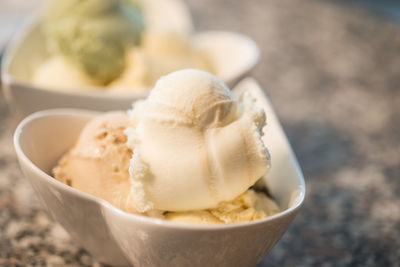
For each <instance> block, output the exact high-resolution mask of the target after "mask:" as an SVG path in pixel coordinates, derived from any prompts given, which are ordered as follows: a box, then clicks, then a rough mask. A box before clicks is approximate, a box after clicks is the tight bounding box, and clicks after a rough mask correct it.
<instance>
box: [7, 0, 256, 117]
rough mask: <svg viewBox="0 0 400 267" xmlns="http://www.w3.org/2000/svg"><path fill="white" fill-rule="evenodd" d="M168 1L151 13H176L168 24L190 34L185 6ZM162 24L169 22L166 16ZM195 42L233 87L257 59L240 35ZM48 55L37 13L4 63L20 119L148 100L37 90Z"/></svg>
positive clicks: (199, 36)
mask: <svg viewBox="0 0 400 267" xmlns="http://www.w3.org/2000/svg"><path fill="white" fill-rule="evenodd" d="M157 1H158V0H157ZM157 1H156V0H152V1H149V0H146V1H144V2H148V3H152V2H157ZM168 2H171V3H174V4H173V5H171V4H164V5H163V7H162V8H163V10H164V11H165V12H161V13H160V12H159V10H158V9H159V4H157V5H155V7H154V6H153V7H152V8H150V7H149V9H152V10H155V11H156V12H154V13H155V15H156V14H158V13H160V14H164V16H170V17H172V15H171V14H176V15H177V16H176V18H180V19H175V20H173V21H170V22H171V23H172V22H174V23H173V24H174V25H175V24H176V25H175V26H174V27H175V28H178V29H177V30H179V31H182V32H186V31H189V30H190V29H191V27H192V25H191V21H190V13H189V11H188V9H187V7H186V6H185V5H184V3H183V2H182V1H178V0H168ZM157 3H159V2H157ZM150 6H151V5H150ZM156 7H158V9H157V8H156ZM157 10H158V11H157ZM157 12H158V13H157ZM155 15H154V17H156V16H155ZM158 20H160V21H162V23H164V24H165V20H163V19H162V18H158ZM153 24H154V25H155V26H154V27H158V26H157V25H156V24H157V22H153ZM185 25H186V26H185ZM160 27H162V26H160ZM193 42H194V45H195V46H197V47H199V48H200V49H203V50H205V52H206V53H207V54H208V55H209V56H210V61H211V63H212V65H213V67H214V70H215V74H216V76H218V77H219V78H220V79H222V80H223V81H224V82H225V83H227V84H228V85H230V86H233V84H234V83H235V82H237V81H238V79H239V78H241V77H243V75H245V74H246V73H247V72H248V71H250V70H251V69H252V68H253V67H254V66H255V64H256V63H257V62H258V60H259V49H258V47H257V45H256V44H255V42H254V41H253V40H251V39H250V38H248V37H246V36H244V35H242V34H239V33H233V32H227V31H210V32H200V33H195V34H194V36H193ZM48 57H49V53H48V51H47V50H46V48H45V39H44V35H43V32H42V31H41V29H40V15H37V16H35V17H33V18H32V19H31V20H29V21H28V22H27V23H26V25H25V27H23V28H22V29H21V31H20V32H19V33H18V34H17V35H16V36H15V38H14V39H13V40H12V41H11V42H10V44H9V46H8V48H7V50H6V51H5V54H4V59H3V66H2V80H3V83H4V92H5V96H6V100H7V102H8V103H9V106H10V107H11V109H12V110H13V111H15V112H16V113H17V114H18V115H19V117H24V116H26V115H28V114H30V113H33V112H35V111H39V110H43V109H50V108H83V109H90V110H97V111H109V110H115V109H128V108H129V107H130V104H131V103H132V101H134V100H137V99H139V98H143V97H146V96H147V93H124V94H122V93H115V92H114V93H113V92H104V91H102V90H101V89H99V91H94V92H92V91H90V92H67V91H60V90H49V89H45V88H41V87H38V86H35V85H33V84H32V82H31V76H32V73H33V72H34V70H35V69H36V68H37V67H38V66H39V65H40V64H41V63H42V62H44V61H45V60H46V59H47V58H48Z"/></svg>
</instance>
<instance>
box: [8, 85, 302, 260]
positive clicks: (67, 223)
mask: <svg viewBox="0 0 400 267" xmlns="http://www.w3.org/2000/svg"><path fill="white" fill-rule="evenodd" d="M244 90H249V91H250V92H251V94H252V95H253V96H255V97H256V98H257V102H256V104H257V105H260V106H262V107H263V108H264V109H265V111H266V114H267V120H268V125H267V126H266V128H265V129H264V130H265V136H264V142H265V143H266V145H267V146H268V148H269V150H270V152H271V155H272V160H273V162H272V168H271V170H270V172H269V174H268V177H267V179H266V182H267V185H268V188H269V190H270V192H271V193H272V195H273V196H274V198H275V199H276V201H277V202H278V204H279V206H280V208H281V209H282V212H280V213H279V214H277V215H275V216H272V217H269V218H265V219H262V220H258V221H253V222H246V223H237V224H229V225H214V226H210V225H191V224H183V223H172V222H168V221H163V220H161V219H154V218H148V217H144V216H140V215H135V214H129V213H126V212H124V211H121V210H119V209H117V208H115V207H114V206H112V205H111V204H109V203H108V202H106V201H105V200H102V199H100V198H97V197H94V196H91V195H89V194H86V193H84V192H81V191H78V190H76V189H74V188H72V187H69V186H67V185H65V184H63V183H61V182H59V181H57V180H56V179H54V178H52V177H51V176H50V175H49V173H50V170H51V168H52V167H53V166H54V165H55V164H56V163H57V160H58V159H59V158H60V157H61V155H62V154H63V153H65V152H66V151H67V150H68V149H69V148H71V147H72V146H73V144H74V142H75V141H76V139H77V137H78V135H79V132H80V130H81V129H82V127H83V126H84V125H85V123H86V122H87V121H88V120H89V119H90V118H92V117H93V116H94V115H95V114H96V112H93V111H84V110H62V109H61V110H47V111H41V112H38V113H35V114H32V115H30V116H29V117H27V118H26V119H25V120H23V121H22V122H21V123H20V125H19V126H18V128H17V130H16V132H15V136H14V145H15V149H16V152H17V155H18V159H19V162H20V165H21V168H22V170H23V173H24V174H25V176H26V177H27V178H28V179H29V181H30V182H31V183H32V186H33V188H34V189H35V191H36V193H37V195H38V197H39V198H40V199H41V201H42V202H43V204H44V206H45V207H47V210H48V211H49V213H50V214H51V215H52V216H53V217H54V219H55V220H57V221H58V222H59V223H60V224H61V225H62V226H63V227H64V228H65V229H66V230H67V231H68V232H69V233H70V234H71V236H72V237H73V238H75V239H76V240H77V241H78V242H79V243H80V244H82V246H84V247H85V248H86V249H87V250H88V251H90V252H91V253H92V254H93V256H95V257H96V258H97V259H98V260H99V261H101V262H104V263H108V264H112V265H124V264H128V262H129V263H130V264H133V265H134V266H254V265H255V264H256V263H257V262H259V261H260V260H261V259H262V258H263V257H264V256H265V254H266V253H267V252H268V251H269V250H270V249H271V248H272V247H273V246H274V245H275V243H276V242H277V241H278V240H279V239H280V237H281V236H282V234H283V233H284V232H285V231H286V229H287V228H288V226H289V224H290V223H291V221H292V220H293V218H294V216H295V214H296V213H297V211H298V210H299V208H300V206H301V205H302V203H303V200H304V195H305V185H304V180H303V175H302V172H301V170H300V168H299V165H298V163H297V161H296V158H295V156H294V154H293V152H292V150H291V148H290V145H289V143H288V141H287V139H286V136H285V134H284V132H283V130H282V128H281V126H280V123H279V121H278V119H277V117H276V115H275V113H274V111H273V109H272V107H271V104H270V102H269V101H268V99H267V97H266V96H265V95H264V93H263V91H262V89H261V88H260V87H259V86H258V84H257V83H256V82H255V81H254V80H252V79H246V80H245V81H243V82H241V83H240V84H239V85H238V86H237V87H236V89H235V90H234V92H235V93H240V92H242V91H244Z"/></svg>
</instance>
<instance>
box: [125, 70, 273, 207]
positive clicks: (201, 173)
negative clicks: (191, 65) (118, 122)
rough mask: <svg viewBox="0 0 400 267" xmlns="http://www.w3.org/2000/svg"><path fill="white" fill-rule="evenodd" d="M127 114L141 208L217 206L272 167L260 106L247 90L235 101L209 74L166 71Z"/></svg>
mask: <svg viewBox="0 0 400 267" xmlns="http://www.w3.org/2000/svg"><path fill="white" fill-rule="evenodd" d="M129 119H130V123H131V127H129V128H128V129H127V130H126V131H125V133H126V135H127V137H128V146H129V147H130V148H131V149H132V150H133V156H132V159H131V161H130V168H129V172H130V176H131V181H132V192H131V194H132V198H133V200H134V205H135V207H136V209H137V210H138V211H139V212H146V211H151V210H167V211H189V210H200V209H209V208H213V207H216V206H218V204H219V203H220V202H222V201H230V200H232V199H234V198H236V197H237V196H239V195H240V194H241V193H243V192H245V191H246V190H247V189H248V188H249V187H250V186H252V185H253V184H254V183H255V182H256V181H257V180H258V179H259V178H260V177H261V176H263V175H264V174H265V173H266V172H267V170H268V168H269V166H270V158H269V154H268V151H267V149H266V148H265V147H264V144H263V142H262V140H261V136H262V128H263V126H264V125H265V114H264V112H263V110H261V109H257V108H256V107H255V106H254V104H253V100H252V98H251V97H250V96H249V95H244V96H243V97H242V99H240V100H235V99H234V97H233V96H232V94H231V92H230V91H229V89H228V88H227V87H226V85H225V84H224V83H223V82H221V81H220V80H219V79H217V78H216V77H215V76H213V75H211V74H209V73H207V72H204V71H199V70H190V69H189V70H181V71H177V72H173V73H171V74H169V75H167V76H164V77H162V78H161V79H160V80H159V81H158V82H157V84H156V86H155V88H154V89H153V90H152V92H151V94H150V96H149V97H148V98H147V99H146V100H143V101H140V102H137V103H136V104H135V105H134V107H133V109H132V111H130V114H129Z"/></svg>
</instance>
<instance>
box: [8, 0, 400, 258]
mask: <svg viewBox="0 0 400 267" xmlns="http://www.w3.org/2000/svg"><path fill="white" fill-rule="evenodd" d="M189 4H190V7H191V9H192V11H193V14H194V19H195V24H196V26H197V29H200V30H205V29H223V30H233V31H239V32H243V33H245V34H247V35H249V36H250V37H252V38H254V40H256V42H257V43H258V44H259V46H260V48H261V50H262V59H261V61H260V63H259V65H258V66H257V67H256V68H255V70H254V71H253V73H252V75H253V76H254V77H255V78H256V79H258V80H259V81H260V83H261V84H262V85H263V86H264V87H265V88H266V91H267V93H268V95H269V96H270V98H271V100H272V103H273V104H274V105H275V108H276V110H277V112H278V115H279V117H280V119H281V121H282V123H283V126H284V129H285V130H286V132H287V134H288V136H289V139H290V141H291V143H292V145H293V148H294V150H295V152H296V154H297V156H298V159H299V161H300V164H301V166H302V168H303V171H304V175H305V177H306V183H307V197H306V201H305V205H304V207H303V208H302V210H301V212H300V213H299V214H298V216H297V217H296V219H295V221H294V223H293V224H292V226H291V227H290V229H289V230H288V232H287V233H286V234H285V235H284V237H283V238H282V240H281V241H280V242H279V243H278V244H277V245H276V246H275V247H274V248H273V249H272V251H271V252H270V253H269V254H268V256H266V257H265V258H264V260H263V261H262V262H261V263H260V264H259V266H400V25H398V24H396V23H395V22H392V21H390V20H388V19H386V18H384V17H380V16H379V15H375V14H373V13H371V11H368V10H365V9H363V8H361V7H358V6H352V5H345V4H338V3H336V2H335V1H322V0H321V1H317V0H309V1H302V0H279V1H273V0H249V1H240V0H235V1H232V0H219V1H212V0H202V1H196V0H190V1H189ZM14 126H15V125H14V123H13V120H12V119H11V115H10V114H9V112H8V111H7V107H6V104H5V102H4V99H3V98H2V97H1V98H0V266H30V265H32V266H101V264H99V263H96V262H95V261H94V260H93V259H92V257H91V256H90V255H89V254H88V253H87V252H86V251H85V250H84V249H82V248H81V247H80V246H79V245H77V244H76V243H75V242H74V241H73V240H71V238H70V237H69V236H68V234H67V233H66V232H65V231H64V230H63V229H62V228H61V227H60V226H59V225H58V224H57V223H54V222H52V221H50V219H49V218H48V217H47V215H46V214H45V212H44V211H43V209H42V208H41V207H40V205H39V204H38V203H37V200H36V198H35V197H34V195H33V194H32V190H31V187H30V185H29V184H28V183H27V181H26V180H25V179H24V178H23V177H22V175H21V172H20V170H19V168H18V165H17V162H16V157H15V154H14V151H13V148H12V144H11V134H12V131H13V127H14Z"/></svg>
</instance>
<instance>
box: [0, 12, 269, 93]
mask: <svg viewBox="0 0 400 267" xmlns="http://www.w3.org/2000/svg"><path fill="white" fill-rule="evenodd" d="M42 13H43V10H42V9H39V10H36V11H34V12H33V13H32V14H31V15H30V16H28V18H27V19H26V20H25V21H24V22H23V23H22V26H21V27H20V29H19V30H17V32H16V33H15V34H14V35H13V36H12V38H11V40H10V41H9V42H8V44H7V45H6V47H5V49H4V54H3V60H2V64H1V70H0V71H1V80H2V82H3V83H4V84H5V85H15V86H19V87H24V88H28V89H29V90H34V91H38V92H42V93H47V94H52V95H59V96H68V97H76V98H78V97H86V98H93V99H110V98H113V99H117V100H121V99H126V98H127V97H128V98H132V99H139V98H144V97H146V96H147V95H148V94H149V91H150V90H149V89H151V88H147V87H143V88H140V89H139V90H138V91H136V92H124V91H123V90H122V91H121V92H119V91H118V92H115V91H108V90H104V88H105V87H101V86H92V87H90V88H92V89H93V91H91V90H88V91H82V90H81V91H79V90H78V91H68V90H51V89H47V88H45V87H41V86H38V85H35V84H33V83H31V82H29V81H27V80H25V79H21V78H18V77H15V76H14V75H12V74H11V73H10V66H11V64H12V62H13V60H14V58H15V55H16V53H17V50H18V49H19V48H20V46H21V45H22V44H23V43H24V40H25V38H26V36H27V35H28V34H29V33H31V32H32V31H33V30H34V29H36V28H37V27H40V23H41V20H42ZM215 34H220V35H221V36H222V35H231V36H235V37H239V38H242V39H243V40H244V41H245V42H247V43H248V44H249V47H251V49H252V50H253V53H252V59H251V61H249V63H247V64H246V67H245V68H243V71H242V73H235V74H234V75H233V76H232V77H228V78H227V79H226V81H224V82H225V83H231V82H233V81H235V80H236V79H239V78H241V77H242V76H243V75H244V74H246V73H247V72H248V71H250V70H251V69H252V68H254V67H255V66H256V65H257V63H258V62H259V61H260V57H261V52H260V48H259V47H258V45H257V43H256V42H255V41H254V40H253V39H252V38H250V37H249V36H247V35H245V34H243V33H241V32H235V31H230V30H205V31H193V33H192V35H191V38H192V40H193V42H194V45H196V41H197V40H198V38H199V37H203V36H207V35H215ZM200 39H201V38H200Z"/></svg>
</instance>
